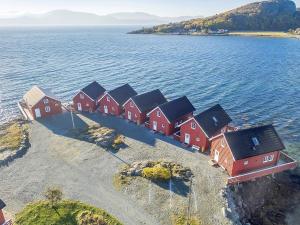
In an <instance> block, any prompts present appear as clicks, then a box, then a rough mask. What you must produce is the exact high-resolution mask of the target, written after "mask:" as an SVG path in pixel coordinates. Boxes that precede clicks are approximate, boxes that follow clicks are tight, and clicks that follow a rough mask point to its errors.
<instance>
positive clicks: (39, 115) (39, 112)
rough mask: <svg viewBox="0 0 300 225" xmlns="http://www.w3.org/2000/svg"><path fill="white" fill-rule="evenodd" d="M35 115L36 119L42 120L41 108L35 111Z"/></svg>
mask: <svg viewBox="0 0 300 225" xmlns="http://www.w3.org/2000/svg"><path fill="white" fill-rule="evenodd" d="M34 113H35V117H36V118H40V117H41V110H40V109H39V108H36V109H35V110H34Z"/></svg>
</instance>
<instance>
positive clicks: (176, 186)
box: [152, 179, 190, 197]
mask: <svg viewBox="0 0 300 225" xmlns="http://www.w3.org/2000/svg"><path fill="white" fill-rule="evenodd" d="M170 182H171V183H170ZM152 183H153V184H155V185H157V186H159V187H161V188H163V189H165V190H169V191H170V192H171V193H174V194H176V195H181V196H184V197H186V196H188V194H189V191H190V189H189V186H188V183H187V182H184V181H183V180H177V179H172V180H171V181H168V182H165V181H152Z"/></svg>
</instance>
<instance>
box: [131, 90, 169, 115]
mask: <svg viewBox="0 0 300 225" xmlns="http://www.w3.org/2000/svg"><path fill="white" fill-rule="evenodd" d="M131 99H132V101H133V102H134V103H135V105H136V106H137V107H138V108H139V110H140V112H147V111H149V110H152V109H153V108H155V107H157V106H159V105H161V104H163V103H165V102H167V99H166V98H165V96H164V95H163V94H162V93H161V92H160V90H159V89H156V90H154V91H150V92H147V93H144V94H141V95H136V96H133V97H132V98H131Z"/></svg>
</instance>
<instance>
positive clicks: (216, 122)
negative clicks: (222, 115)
mask: <svg viewBox="0 0 300 225" xmlns="http://www.w3.org/2000/svg"><path fill="white" fill-rule="evenodd" d="M212 119H213V121H214V122H215V126H217V125H218V119H217V118H216V117H214V116H213V117H212Z"/></svg>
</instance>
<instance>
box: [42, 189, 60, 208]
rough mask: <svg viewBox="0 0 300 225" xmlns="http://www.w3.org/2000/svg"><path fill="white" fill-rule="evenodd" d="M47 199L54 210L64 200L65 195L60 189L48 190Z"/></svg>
mask: <svg viewBox="0 0 300 225" xmlns="http://www.w3.org/2000/svg"><path fill="white" fill-rule="evenodd" d="M45 197H46V199H47V200H48V201H49V202H50V204H51V207H52V208H54V207H55V206H56V205H57V204H58V203H59V202H60V201H61V200H62V197H63V193H62V191H61V190H60V189H59V188H48V189H47V190H46V192H45Z"/></svg>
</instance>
